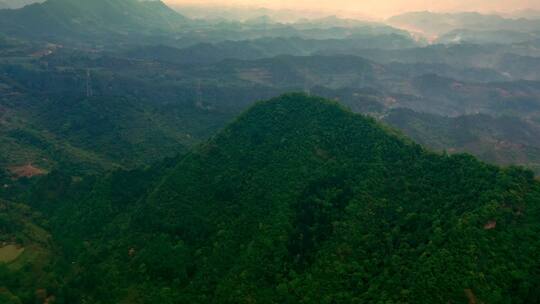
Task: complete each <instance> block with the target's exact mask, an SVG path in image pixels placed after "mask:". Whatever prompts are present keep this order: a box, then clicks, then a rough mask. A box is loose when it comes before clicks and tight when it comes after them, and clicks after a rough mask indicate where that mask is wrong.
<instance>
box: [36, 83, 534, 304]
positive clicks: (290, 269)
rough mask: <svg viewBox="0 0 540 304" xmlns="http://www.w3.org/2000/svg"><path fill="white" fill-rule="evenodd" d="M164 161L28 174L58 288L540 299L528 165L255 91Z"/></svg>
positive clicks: (109, 292) (359, 298) (354, 299)
mask: <svg viewBox="0 0 540 304" xmlns="http://www.w3.org/2000/svg"><path fill="white" fill-rule="evenodd" d="M174 163H175V165H163V167H162V168H155V169H150V170H146V171H141V170H138V171H134V172H124V173H122V172H117V173H115V174H111V175H109V176H107V177H102V178H97V179H88V180H83V181H76V182H73V184H72V185H71V190H66V189H67V188H69V187H67V188H66V183H70V180H69V179H67V180H63V181H62V180H61V178H59V179H58V180H57V181H56V182H55V181H54V178H55V176H54V174H52V175H51V176H49V177H48V178H47V179H48V181H47V180H44V181H42V183H41V184H40V185H38V187H36V189H35V190H34V191H36V192H35V195H34V197H35V198H36V199H31V197H29V198H28V199H29V202H30V203H31V204H32V205H33V206H34V207H35V208H38V209H40V210H41V211H43V212H44V214H45V215H46V216H48V217H49V218H50V219H52V220H51V223H50V230H51V233H52V234H53V236H54V237H55V238H56V240H57V241H58V243H59V246H60V247H61V248H63V250H64V254H65V256H69V257H70V258H71V260H74V262H73V265H76V266H74V267H75V268H76V269H75V270H74V271H75V272H76V274H77V276H74V277H75V279H73V280H71V281H70V279H69V278H71V277H70V276H66V278H67V279H66V282H65V285H64V287H63V288H59V289H58V291H57V295H56V296H57V299H63V300H64V301H65V303H82V302H84V301H86V303H122V302H127V303H171V304H172V303H466V302H467V301H469V302H471V303H472V302H475V303H536V302H538V301H539V300H540V291H539V289H538V286H537V285H538V282H539V281H540V276H539V275H540V273H539V269H540V268H539V266H540V256H539V255H540V240H539V239H538V237H537V236H538V235H539V233H540V221H539V219H540V218H539V216H540V213H539V212H540V205H539V204H540V186H539V184H538V183H537V182H535V181H534V178H533V174H532V173H531V172H528V171H523V170H521V169H515V168H510V169H504V170H503V169H499V168H497V167H494V166H490V165H486V164H484V163H481V162H479V161H477V160H476V159H475V158H473V157H471V156H468V155H454V156H448V155H439V154H434V153H431V152H428V151H425V150H424V149H423V148H422V147H420V146H419V145H417V144H414V143H412V142H410V141H409V140H407V139H404V138H403V137H402V136H401V135H399V134H397V133H395V132H394V131H392V130H390V129H388V128H386V127H384V126H382V125H380V124H379V123H377V122H375V121H374V120H372V119H370V118H367V117H365V116H362V115H358V114H353V113H351V112H349V111H348V110H345V109H343V108H342V107H341V106H339V105H337V104H335V103H333V102H330V101H327V100H323V99H320V98H316V97H308V96H305V95H300V94H290V95H284V96H282V97H279V98H276V99H273V100H270V101H265V102H260V103H258V104H256V105H255V106H254V107H252V108H251V109H250V110H248V111H247V112H246V113H244V114H243V115H241V116H240V117H239V118H238V119H237V120H236V121H234V122H233V123H232V124H230V125H229V126H228V127H227V128H225V129H224V130H223V131H222V132H220V133H219V134H218V135H216V136H215V137H214V138H213V139H211V140H209V141H208V142H207V143H206V144H204V145H202V146H200V147H198V148H196V149H195V150H193V151H192V152H190V153H188V154H187V155H186V156H184V157H182V158H181V159H178V160H175V161H174ZM40 187H41V191H43V192H42V193H41V194H40V192H39V191H40ZM55 189H56V190H57V191H55ZM58 189H60V190H61V191H60V190H58ZM55 193H56V194H55ZM44 194H47V195H46V196H45V195H44ZM44 197H47V201H44V200H43V198H44ZM71 260H70V261H71Z"/></svg>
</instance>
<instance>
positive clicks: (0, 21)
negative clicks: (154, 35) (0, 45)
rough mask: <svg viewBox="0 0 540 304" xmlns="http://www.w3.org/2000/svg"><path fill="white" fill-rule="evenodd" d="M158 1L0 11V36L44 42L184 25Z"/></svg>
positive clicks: (57, 1)
mask: <svg viewBox="0 0 540 304" xmlns="http://www.w3.org/2000/svg"><path fill="white" fill-rule="evenodd" d="M186 20H187V19H186V18H185V17H183V16H181V15H179V14H178V13H176V12H175V11H173V10H172V9H170V8H169V7H167V6H166V5H165V4H164V3H163V2H161V1H138V0H92V1H83V0H48V1H46V2H44V3H38V4H33V5H29V6H26V7H23V8H21V9H17V10H0V32H2V33H4V34H8V35H18V36H27V37H40V38H48V39H51V38H52V39H66V38H69V37H71V38H74V37H78V38H83V37H92V36H95V35H98V34H100V35H103V34H115V35H124V34H127V33H133V34H141V33H144V32H150V31H175V30H179V29H180V28H181V26H182V25H184V24H185V23H186Z"/></svg>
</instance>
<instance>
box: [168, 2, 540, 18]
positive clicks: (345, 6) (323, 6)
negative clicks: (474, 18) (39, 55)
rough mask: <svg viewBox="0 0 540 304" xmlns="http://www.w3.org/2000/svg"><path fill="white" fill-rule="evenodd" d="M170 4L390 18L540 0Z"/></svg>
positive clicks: (497, 8) (509, 8) (504, 8)
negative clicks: (321, 11) (419, 12)
mask: <svg viewBox="0 0 540 304" xmlns="http://www.w3.org/2000/svg"><path fill="white" fill-rule="evenodd" d="M164 2H166V3H168V4H207V5H208V4H215V5H221V6H229V5H230V6H234V5H242V6H253V7H267V8H272V9H308V10H316V11H319V10H324V11H328V12H342V13H349V14H356V13H358V14H365V15H369V16H373V17H377V18H386V17H390V16H392V15H396V14H400V13H404V12H408V11H423V10H428V11H479V12H503V13H510V12H513V11H517V10H521V9H526V8H532V9H537V10H540V0H164Z"/></svg>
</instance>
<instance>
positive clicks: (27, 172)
mask: <svg viewBox="0 0 540 304" xmlns="http://www.w3.org/2000/svg"><path fill="white" fill-rule="evenodd" d="M9 172H11V174H13V176H14V177H15V178H22V177H27V178H30V177H34V176H39V175H44V174H46V173H47V172H46V171H45V170H43V169H40V168H37V167H34V166H33V165H32V164H27V165H24V166H16V167H11V168H9Z"/></svg>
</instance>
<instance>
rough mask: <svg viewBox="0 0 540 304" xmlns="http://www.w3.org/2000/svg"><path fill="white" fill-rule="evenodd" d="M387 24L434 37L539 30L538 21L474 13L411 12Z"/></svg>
mask: <svg viewBox="0 0 540 304" xmlns="http://www.w3.org/2000/svg"><path fill="white" fill-rule="evenodd" d="M387 22H388V23H389V24H390V25H392V26H396V27H399V28H404V29H407V30H411V31H416V32H420V33H423V34H425V35H428V36H435V37H438V36H440V35H442V34H445V33H448V32H451V31H454V30H459V29H468V30H474V31H497V30H506V31H515V32H531V31H537V30H538V29H539V28H540V20H534V19H525V18H521V19H510V18H504V17H502V16H499V15H485V14H480V13H476V12H464V13H434V12H412V13H406V14H402V15H397V16H394V17H391V18H390V19H388V20H387Z"/></svg>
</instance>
